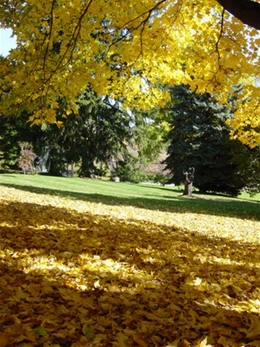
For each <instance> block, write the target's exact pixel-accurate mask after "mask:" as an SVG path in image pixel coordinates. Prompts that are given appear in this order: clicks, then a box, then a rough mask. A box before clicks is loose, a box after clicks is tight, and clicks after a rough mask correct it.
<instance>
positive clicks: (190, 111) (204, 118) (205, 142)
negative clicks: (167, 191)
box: [165, 85, 245, 195]
mask: <svg viewBox="0 0 260 347" xmlns="http://www.w3.org/2000/svg"><path fill="white" fill-rule="evenodd" d="M170 92H171V97H172V102H171V103H170V105H169V108H168V111H169V114H170V116H171V117H170V124H171V130H170V132H169V134H168V135H167V139H166V140H167V141H169V147H168V150H167V154H168V157H167V159H166V161H165V162H166V164H167V169H168V170H170V171H171V173H172V179H171V181H172V182H174V183H175V184H180V183H182V182H184V180H185V177H184V175H183V172H187V170H188V169H189V168H190V167H194V168H195V170H196V175H195V181H194V186H195V187H197V188H199V189H200V190H201V191H204V192H218V193H225V194H230V195H237V194H238V193H239V191H240V189H241V188H242V187H243V186H244V184H245V183H244V181H243V177H242V175H241V174H240V173H239V165H238V163H237V162H236V161H235V159H234V156H233V154H232V153H233V152H232V148H234V147H239V146H240V147H241V146H243V145H242V144H241V143H239V142H238V141H237V140H231V139H230V138H229V132H230V129H229V126H228V125H227V124H226V121H227V120H228V119H230V118H231V117H232V114H231V112H230V111H229V109H227V108H226V107H225V106H223V105H219V104H218V103H217V102H216V100H215V99H214V97H213V96H211V95H210V94H208V93H204V94H197V93H195V92H192V91H191V90H190V89H189V87H187V86H184V85H180V86H177V87H172V88H170Z"/></svg>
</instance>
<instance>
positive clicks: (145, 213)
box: [0, 186, 260, 347]
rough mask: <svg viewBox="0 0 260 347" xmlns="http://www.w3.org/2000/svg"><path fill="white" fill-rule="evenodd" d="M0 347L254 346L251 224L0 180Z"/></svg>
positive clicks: (255, 263)
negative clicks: (4, 183)
mask: <svg viewBox="0 0 260 347" xmlns="http://www.w3.org/2000/svg"><path fill="white" fill-rule="evenodd" d="M0 216H1V220H0V236H1V242H0V302H1V306H0V347H6V346H15V347H16V346H19V347H20V346H22V347H25V346H43V347H48V346H50V347H53V346H54V347H55V346H57V347H58V346H64V347H67V346H71V347H81V346H82V347H86V346H88V347H89V346H91V347H95V346H97V347H100V346H111V347H112V346H113V347H114V346H119V347H124V346H126V347H131V346H139V347H152V346H154V347H155V346H163V347H167V346H168V347H170V346H174V347H188V346H192V347H221V346H223V347H229V346H231V347H242V346H258V345H259V344H260V318H259V315H260V279H259V278H260V260H259V251H260V240H259V230H260V228H259V227H260V222H259V221H258V220H252V219H248V220H246V219H241V218H238V217H223V216H221V215H207V214H196V213H190V212H189V211H188V210H187V211H185V212H183V211H182V212H180V213H178V212H176V210H175V211H173V212H169V211H167V212H164V211H159V210H158V211H152V210H148V209H144V208H142V209H141V208H137V207H133V206H119V205H115V206H112V205H106V204H102V203H92V202H88V201H81V200H75V199H70V198H69V197H64V198H63V197H58V196H53V195H47V194H45V195H44V194H36V193H29V192H26V191H21V190H18V189H17V190H16V189H14V188H7V187H3V186H2V187H1V198H0Z"/></svg>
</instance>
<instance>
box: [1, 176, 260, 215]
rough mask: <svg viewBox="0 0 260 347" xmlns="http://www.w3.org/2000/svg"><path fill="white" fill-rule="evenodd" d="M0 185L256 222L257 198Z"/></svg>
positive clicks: (157, 189)
mask: <svg viewBox="0 0 260 347" xmlns="http://www.w3.org/2000/svg"><path fill="white" fill-rule="evenodd" d="M0 184H2V185H6V186H9V187H15V188H18V189H21V190H25V191H30V192H36V193H41V194H51V195H60V196H68V197H71V198H73V199H79V200H83V201H92V202H100V203H105V204H108V205H130V206H135V207H142V208H147V209H154V210H161V211H176V212H178V211H179V212H183V211H187V210H188V211H190V212H194V213H204V214H207V213H208V214H213V215H223V216H231V217H235V216H237V217H239V218H247V219H256V220H260V194H258V195H256V196H254V197H253V198H250V196H249V195H248V194H246V193H243V194H242V195H241V196H240V197H239V198H229V197H224V196H218V195H201V194H199V193H197V192H195V193H194V196H193V197H192V198H187V197H183V196H182V192H183V190H182V188H183V187H181V186H180V187H175V186H160V185H153V184H132V183H125V182H120V183H115V182H110V181H103V180H93V179H84V178H78V177H75V178H67V177H51V176H44V175H23V174H0Z"/></svg>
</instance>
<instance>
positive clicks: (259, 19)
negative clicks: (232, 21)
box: [217, 0, 260, 30]
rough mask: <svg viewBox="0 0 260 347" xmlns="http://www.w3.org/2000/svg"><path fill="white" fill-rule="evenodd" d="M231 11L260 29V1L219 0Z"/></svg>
mask: <svg viewBox="0 0 260 347" xmlns="http://www.w3.org/2000/svg"><path fill="white" fill-rule="evenodd" d="M217 2H218V3H219V4H220V5H221V6H223V7H224V9H225V10H227V11H228V12H229V13H231V14H232V15H233V16H235V17H236V18H238V19H239V20H241V22H243V23H244V24H247V25H249V26H250V27H252V28H255V29H257V30H260V3H259V2H255V1H251V0H217Z"/></svg>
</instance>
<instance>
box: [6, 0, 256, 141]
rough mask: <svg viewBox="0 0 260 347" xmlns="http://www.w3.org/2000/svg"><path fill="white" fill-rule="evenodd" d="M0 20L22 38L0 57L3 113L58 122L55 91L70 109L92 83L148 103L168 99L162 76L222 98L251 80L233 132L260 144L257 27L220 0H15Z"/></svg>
mask: <svg viewBox="0 0 260 347" xmlns="http://www.w3.org/2000/svg"><path fill="white" fill-rule="evenodd" d="M222 2H223V1H222ZM0 22H1V26H2V28H11V29H12V31H13V34H14V35H15V36H16V37H17V47H16V48H15V49H13V50H12V51H11V53H10V54H9V55H8V56H7V57H6V58H3V57H2V59H1V66H0V81H1V82H0V85H1V90H2V93H1V106H0V107H1V109H0V111H1V112H4V113H10V112H12V113H14V112H16V113H18V110H19V112H21V111H22V110H27V111H29V112H32V113H33V112H34V114H33V116H32V118H31V120H32V121H34V122H36V123H37V122H42V121H48V122H55V112H56V109H57V107H58V104H57V96H61V97H65V98H66V100H67V110H66V114H69V113H71V112H72V111H74V110H75V104H74V102H75V97H76V95H77V94H78V93H79V92H81V91H83V90H84V89H85V88H86V87H87V86H91V88H93V89H94V90H95V91H96V92H98V93H100V94H107V93H109V94H110V95H111V96H112V97H119V96H120V97H123V98H124V100H125V104H126V105H127V106H133V105H134V106H135V107H142V108H146V107H150V106H152V105H154V104H158V103H161V102H162V101H165V99H166V98H167V97H166V96H165V95H163V94H162V93H161V92H159V91H158V90H157V89H155V88H153V87H152V86H153V85H154V83H156V82H158V81H161V82H164V83H171V84H178V83H188V84H190V85H191V86H192V88H194V89H195V88H196V90H197V91H201V92H203V91H209V92H214V93H215V94H217V95H219V98H220V100H226V93H227V92H229V91H231V88H232V86H233V85H236V84H241V83H243V84H244V86H245V87H244V91H243V95H241V100H244V99H245V98H247V100H249V101H248V102H246V103H243V102H242V101H241V103H240V104H239V108H238V111H237V113H236V118H235V120H234V122H233V124H232V125H233V128H234V135H236V136H238V138H240V139H241V140H242V141H244V142H245V143H248V144H250V145H255V144H257V143H260V134H259V127H260V117H259V115H258V113H259V111H258V109H259V105H258V103H259V102H258V86H257V85H256V83H255V78H256V76H258V75H259V65H260V64H259V60H260V58H259V55H258V44H259V33H258V31H257V30H256V29H254V28H252V27H249V26H247V25H244V24H242V22H240V21H239V20H238V19H236V18H235V17H233V16H231V15H230V14H229V13H228V12H227V11H225V10H224V9H223V7H221V6H220V5H219V3H218V2H216V1H214V0H207V1H202V0H197V1H194V0H175V1H170V0H160V1H159V0H131V1H128V2H126V1H123V0H106V1H103V0H95V1H94V0H88V1H85V0H70V1H68V0H59V1H57V0H44V1H40V2H39V1H37V0H26V1H22V2H17V1H12V0H10V1H3V2H2V6H1V9H0ZM248 122H249V124H248Z"/></svg>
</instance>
